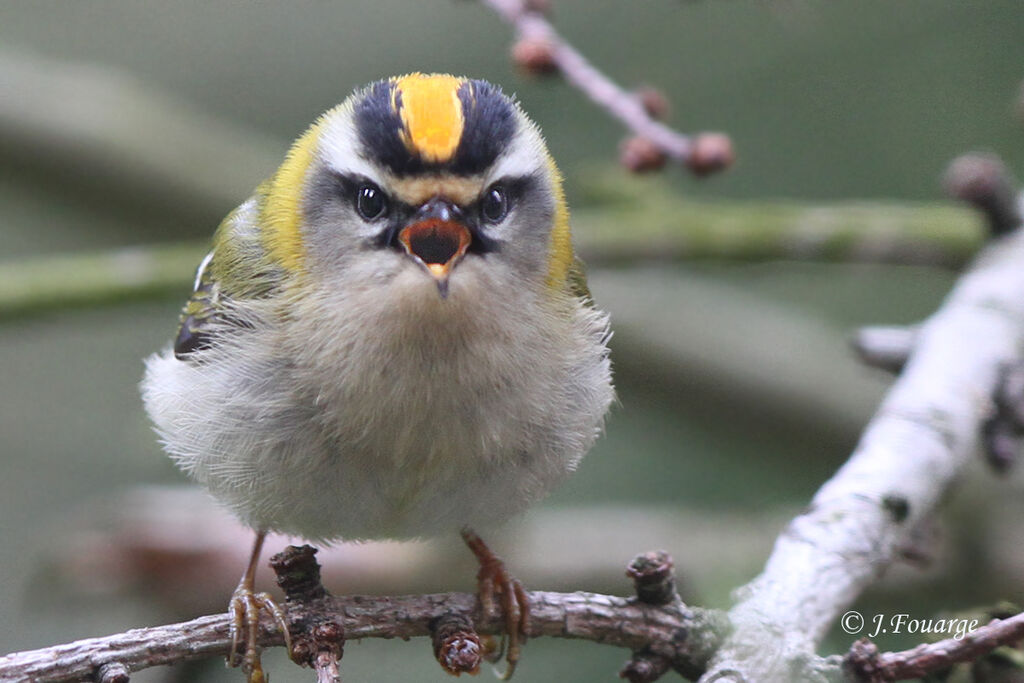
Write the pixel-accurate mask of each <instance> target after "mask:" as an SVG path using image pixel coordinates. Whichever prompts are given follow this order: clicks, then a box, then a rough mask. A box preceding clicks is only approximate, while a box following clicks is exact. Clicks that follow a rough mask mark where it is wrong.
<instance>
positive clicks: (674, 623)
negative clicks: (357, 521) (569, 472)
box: [0, 592, 724, 683]
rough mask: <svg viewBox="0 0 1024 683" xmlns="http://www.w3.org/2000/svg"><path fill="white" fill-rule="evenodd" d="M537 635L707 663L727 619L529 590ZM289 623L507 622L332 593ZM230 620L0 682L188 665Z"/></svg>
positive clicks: (441, 604)
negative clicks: (115, 666)
mask: <svg viewBox="0 0 1024 683" xmlns="http://www.w3.org/2000/svg"><path fill="white" fill-rule="evenodd" d="M529 598H530V619H531V620H530V632H529V634H528V635H529V636H530V637H531V638H537V637H540V636H552V637H556V638H575V639H585V640H592V641H595V642H599V643H603V644H607V645H613V646H618V647H626V648H630V649H632V650H641V649H643V648H645V647H648V646H650V648H651V650H652V651H653V652H654V653H655V654H657V655H659V656H662V657H667V658H668V659H669V660H670V661H672V662H674V663H675V664H676V665H677V666H682V667H697V668H698V669H701V668H703V667H704V666H705V664H706V662H707V660H708V658H709V657H710V655H711V652H712V651H713V650H714V648H715V647H717V645H718V643H719V642H720V641H721V632H722V629H723V626H724V624H723V620H722V615H721V613H719V612H716V611H713V610H702V609H691V608H685V609H680V608H678V607H675V606H666V607H654V606H650V605H643V604H639V603H637V602H636V601H635V600H630V599H626V598H619V597H614V596H610V595H599V594H595V593H548V592H531V593H529ZM288 612H289V619H290V620H291V621H293V622H294V621H299V622H305V623H318V622H331V621H335V622H337V623H340V624H342V625H343V628H344V633H345V637H346V638H347V639H349V640H358V639H361V638H412V637H418V636H430V635H431V630H430V625H431V623H432V622H433V621H434V620H435V619H438V618H439V617H442V616H444V615H446V614H450V613H460V614H472V615H473V621H474V623H475V624H476V628H477V632H478V633H481V634H496V633H499V632H500V629H501V628H502V619H501V618H500V617H499V618H491V619H488V618H487V617H485V616H484V615H482V614H480V612H479V610H478V609H477V599H476V596H474V595H470V594H468V593H445V594H434V595H417V596H403V597H376V596H349V597H327V598H324V599H322V600H317V601H313V602H309V603H290V604H289V606H288ZM228 622H229V617H228V616H227V614H222V615H214V616H206V617H201V618H199V619H194V620H192V621H188V622H184V623H180V624H171V625H168V626H157V627H153V628H143V629H136V630H132V631H128V632H126V633H121V634H118V635H113V636H109V637H106V638H93V639H89V640H80V641H77V642H74V643H69V644H66V645H58V646H55V647H50V648H45V649H42V650H35V651H31V652H20V653H14V654H11V655H7V656H6V657H0V680H3V681H34V682H36V683H46V682H51V681H52V682H57V681H78V680H82V679H87V678H89V677H91V676H94V675H95V674H96V672H97V670H98V669H99V668H100V667H102V666H104V665H105V664H107V663H109V662H120V663H121V664H123V665H124V666H126V667H127V668H128V669H129V670H131V671H138V670H140V669H145V668H148V667H152V666H158V665H163V664H172V663H175V662H181V661H186V660H191V659H198V658H205V657H215V656H218V655H220V656H223V655H225V654H226V653H227V651H228V648H229V647H230V639H229V638H228ZM260 643H261V644H262V645H263V646H278V645H282V644H283V641H282V638H281V634H280V633H278V632H277V630H276V629H275V628H274V627H273V625H272V624H271V623H270V620H269V618H268V619H267V620H266V621H265V623H264V624H263V628H262V629H261V639H260Z"/></svg>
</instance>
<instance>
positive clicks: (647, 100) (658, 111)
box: [636, 85, 672, 121]
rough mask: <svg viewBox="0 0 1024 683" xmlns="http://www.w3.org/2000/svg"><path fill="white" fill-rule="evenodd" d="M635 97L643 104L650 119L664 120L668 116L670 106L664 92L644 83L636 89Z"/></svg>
mask: <svg viewBox="0 0 1024 683" xmlns="http://www.w3.org/2000/svg"><path fill="white" fill-rule="evenodd" d="M636 97H637V99H638V100H640V104H642V105H643V107H644V111H646V112H647V115H648V116H650V117H651V118H652V119H655V120H657V121H664V120H665V119H667V118H668V115H669V113H670V112H671V110H672V107H671V105H669V103H668V98H667V97H665V93H663V92H661V91H660V90H658V89H657V88H654V87H652V86H649V85H644V86H641V87H639V88H637V89H636Z"/></svg>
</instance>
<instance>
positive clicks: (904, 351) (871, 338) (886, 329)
mask: <svg viewBox="0 0 1024 683" xmlns="http://www.w3.org/2000/svg"><path fill="white" fill-rule="evenodd" d="M916 338H917V328H916V327H902V326H881V325H873V326H871V327H862V328H860V329H859V330H857V334H856V335H855V336H854V338H853V339H852V340H851V341H850V345H851V346H852V347H853V350H854V351H855V352H856V353H857V356H858V357H859V358H860V360H861V362H863V363H864V364H865V365H868V366H870V367H873V368H878V369H879V370H885V371H886V372H891V373H893V374H894V375H898V374H899V373H900V371H901V370H902V369H903V366H904V365H905V364H906V362H907V359H908V358H910V353H911V351H913V349H914V341H915V339H916Z"/></svg>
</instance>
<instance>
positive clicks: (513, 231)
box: [491, 205, 552, 278]
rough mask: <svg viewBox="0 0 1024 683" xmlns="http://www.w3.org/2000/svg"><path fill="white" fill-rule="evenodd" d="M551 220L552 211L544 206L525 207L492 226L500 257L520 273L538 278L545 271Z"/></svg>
mask: <svg viewBox="0 0 1024 683" xmlns="http://www.w3.org/2000/svg"><path fill="white" fill-rule="evenodd" d="M551 220H552V214H551V212H550V211H547V210H546V207H544V206H543V205H541V206H536V205H534V206H524V207H522V209H521V210H517V211H516V212H515V213H514V214H513V215H512V216H510V217H509V219H508V220H507V221H506V222H505V223H503V224H501V225H500V226H495V227H494V228H492V231H491V234H492V235H494V240H495V242H496V243H497V251H498V252H499V253H500V258H502V259H505V260H506V262H507V263H508V264H509V266H510V267H511V268H512V269H513V270H514V271H515V272H516V273H518V274H519V275H521V276H525V277H528V278H537V277H542V276H544V275H545V274H546V273H547V263H548V240H549V238H550V235H551Z"/></svg>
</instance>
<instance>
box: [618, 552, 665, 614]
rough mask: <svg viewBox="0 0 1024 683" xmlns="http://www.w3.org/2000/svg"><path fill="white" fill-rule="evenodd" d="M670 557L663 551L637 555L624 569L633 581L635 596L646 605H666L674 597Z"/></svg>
mask: <svg viewBox="0 0 1024 683" xmlns="http://www.w3.org/2000/svg"><path fill="white" fill-rule="evenodd" d="M673 568H674V563H673V562H672V556H671V555H669V554H668V553H667V552H665V551H664V550H652V551H650V552H646V553H643V554H642V555H637V556H636V557H635V558H633V561H632V562H630V563H629V566H628V567H627V568H626V576H628V577H630V578H631V579H633V584H634V585H635V586H636V596H637V598H638V599H639V600H640V602H644V603H647V604H648V605H666V604H668V603H670V602H672V600H673V599H674V598H675V597H676V577H675V573H674V571H673Z"/></svg>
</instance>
